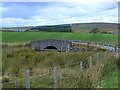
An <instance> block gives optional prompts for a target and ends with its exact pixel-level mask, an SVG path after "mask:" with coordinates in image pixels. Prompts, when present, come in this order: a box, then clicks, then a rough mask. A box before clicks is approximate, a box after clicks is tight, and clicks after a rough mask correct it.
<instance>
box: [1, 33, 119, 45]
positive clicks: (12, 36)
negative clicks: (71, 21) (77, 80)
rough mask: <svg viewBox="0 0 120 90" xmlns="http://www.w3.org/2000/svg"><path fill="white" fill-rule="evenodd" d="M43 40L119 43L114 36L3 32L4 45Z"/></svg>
mask: <svg viewBox="0 0 120 90" xmlns="http://www.w3.org/2000/svg"><path fill="white" fill-rule="evenodd" d="M42 39H71V40H74V39H76V40H86V41H95V42H109V43H117V40H118V36H117V35H112V34H91V33H62V32H61V33H60V32H3V33H2V42H3V43H24V42H29V41H31V40H42Z"/></svg>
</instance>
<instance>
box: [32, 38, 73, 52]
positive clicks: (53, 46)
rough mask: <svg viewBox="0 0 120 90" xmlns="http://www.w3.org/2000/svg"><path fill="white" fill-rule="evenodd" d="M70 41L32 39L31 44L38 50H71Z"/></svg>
mask: <svg viewBox="0 0 120 90" xmlns="http://www.w3.org/2000/svg"><path fill="white" fill-rule="evenodd" d="M70 43H71V42H70V41H69V40H54V39H51V40H40V41H32V42H31V43H30V46H31V48H32V49H34V50H36V51H44V50H57V51H69V50H70V48H71V47H70Z"/></svg>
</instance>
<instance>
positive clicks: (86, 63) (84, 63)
mask: <svg viewBox="0 0 120 90" xmlns="http://www.w3.org/2000/svg"><path fill="white" fill-rule="evenodd" d="M108 54H111V53H108ZM102 55H103V54H102ZM90 57H94V56H90ZM107 57H108V58H110V57H109V55H107ZM95 58H96V57H95ZM88 59H89V58H88ZM93 59H94V58H93ZM82 62H83V66H84V65H88V64H89V61H88V60H83V61H82ZM74 64H80V61H79V62H76V63H71V64H64V66H69V65H74ZM61 66H63V65H60V66H57V67H61ZM47 69H53V67H50V68H47ZM57 71H62V70H61V69H59V70H57ZM49 74H50V72H48V73H45V74H42V75H38V76H31V77H30V79H34V78H38V77H43V76H46V75H49ZM17 78H18V77H17ZM24 79H25V78H18V79H17V80H13V81H10V82H6V83H2V84H0V85H7V84H11V83H16V82H17V81H22V80H24Z"/></svg>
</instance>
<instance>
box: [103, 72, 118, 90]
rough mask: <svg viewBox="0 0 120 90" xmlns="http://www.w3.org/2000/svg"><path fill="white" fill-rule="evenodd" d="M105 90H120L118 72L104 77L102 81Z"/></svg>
mask: <svg viewBox="0 0 120 90" xmlns="http://www.w3.org/2000/svg"><path fill="white" fill-rule="evenodd" d="M101 87H103V88H118V70H114V71H112V72H111V73H109V74H108V75H107V76H105V77H103V80H102V81H101Z"/></svg>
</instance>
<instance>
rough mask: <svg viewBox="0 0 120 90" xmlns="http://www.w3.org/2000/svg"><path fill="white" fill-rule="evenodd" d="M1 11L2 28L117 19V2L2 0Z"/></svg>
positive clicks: (93, 0) (96, 0)
mask: <svg viewBox="0 0 120 90" xmlns="http://www.w3.org/2000/svg"><path fill="white" fill-rule="evenodd" d="M116 1H117V0H116ZM117 2H118V1H117ZM0 12H1V18H0V21H2V23H1V25H0V27H16V26H31V25H32V26H38V25H56V24H68V23H86V22H110V23H117V22H118V5H117V3H116V2H115V1H114V0H111V1H110V0H108V1H107V0H106V2H105V1H103V0H82V1H80V0H79V2H73V1H72V2H24V1H23V2H2V3H1V5H0Z"/></svg>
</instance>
